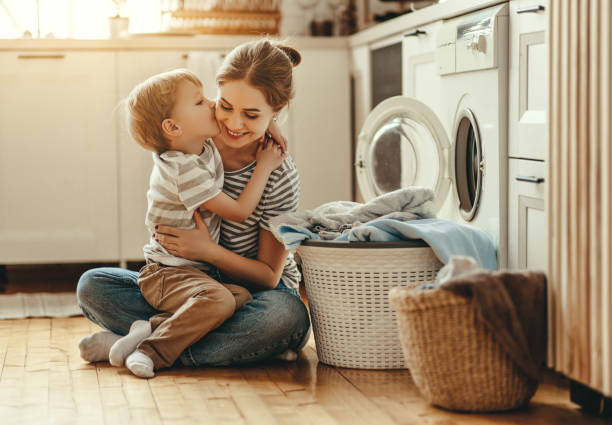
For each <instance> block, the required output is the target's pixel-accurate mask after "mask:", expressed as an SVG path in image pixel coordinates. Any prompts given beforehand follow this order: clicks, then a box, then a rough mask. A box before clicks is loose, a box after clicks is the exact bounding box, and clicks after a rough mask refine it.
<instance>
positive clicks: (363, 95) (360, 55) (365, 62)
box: [350, 46, 372, 202]
mask: <svg viewBox="0 0 612 425" xmlns="http://www.w3.org/2000/svg"><path fill="white" fill-rule="evenodd" d="M350 61H351V62H350V75H351V80H352V81H351V84H352V96H351V102H352V103H353V105H352V111H353V118H352V121H353V128H352V131H351V144H352V149H351V164H352V163H353V162H354V158H353V157H352V156H353V155H354V152H355V151H356V149H357V140H358V137H359V133H360V132H361V128H362V127H363V124H364V123H365V120H366V118H367V116H368V114H369V113H370V110H371V109H372V106H371V99H372V94H371V87H370V85H371V79H372V77H371V71H370V49H369V47H368V46H359V47H355V48H354V49H352V51H351V57H350ZM351 167H352V166H351ZM351 175H354V171H353V169H351ZM353 184H354V185H355V186H357V179H353ZM353 192H354V193H355V198H356V199H355V200H356V201H357V202H363V198H362V197H361V193H360V191H359V188H358V187H354V188H353Z"/></svg>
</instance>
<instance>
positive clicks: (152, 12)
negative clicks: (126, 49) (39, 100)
mask: <svg viewBox="0 0 612 425" xmlns="http://www.w3.org/2000/svg"><path fill="white" fill-rule="evenodd" d="M115 13H116V11H115V5H114V3H113V2H112V0H0V38H21V37H23V36H24V33H26V32H29V33H30V34H31V35H32V37H34V38H36V37H42V38H44V37H52V38H81V39H100V38H107V37H108V35H109V24H108V18H109V17H111V16H114V15H115ZM122 15H123V16H127V17H129V18H130V32H131V33H139V32H140V33H143V32H158V31H159V30H160V23H161V0H128V1H127V2H126V4H125V5H124V7H123V8H122Z"/></svg>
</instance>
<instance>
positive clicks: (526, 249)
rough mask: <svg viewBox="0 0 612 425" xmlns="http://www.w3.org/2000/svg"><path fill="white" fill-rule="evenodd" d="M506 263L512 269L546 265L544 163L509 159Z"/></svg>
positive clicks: (546, 236)
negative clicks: (507, 256)
mask: <svg viewBox="0 0 612 425" xmlns="http://www.w3.org/2000/svg"><path fill="white" fill-rule="evenodd" d="M509 179H510V187H509V197H510V199H509V202H508V204H509V208H510V211H509V214H508V220H509V224H508V226H509V229H508V249H509V262H508V266H509V268H510V269H514V270H525V269H529V270H541V271H546V270H547V268H548V264H547V262H548V256H547V249H548V226H547V218H546V208H545V199H546V164H545V163H544V162H541V161H530V160H522V159H510V164H509Z"/></svg>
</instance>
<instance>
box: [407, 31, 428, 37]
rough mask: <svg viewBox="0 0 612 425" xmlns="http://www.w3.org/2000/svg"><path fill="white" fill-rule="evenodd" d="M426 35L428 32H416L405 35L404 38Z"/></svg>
mask: <svg viewBox="0 0 612 425" xmlns="http://www.w3.org/2000/svg"><path fill="white" fill-rule="evenodd" d="M425 34H427V31H423V30H414V31H412V32H407V33H406V34H404V37H418V36H419V35H425Z"/></svg>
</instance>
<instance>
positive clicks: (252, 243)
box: [220, 156, 300, 289]
mask: <svg viewBox="0 0 612 425" xmlns="http://www.w3.org/2000/svg"><path fill="white" fill-rule="evenodd" d="M254 170H255V162H253V163H251V164H249V165H247V166H246V167H244V168H242V169H240V170H237V171H226V172H225V180H224V183H223V191H224V192H225V193H227V194H228V195H229V196H231V197H232V198H233V199H237V198H238V196H239V195H240V193H241V192H242V190H243V189H244V187H245V186H246V184H247V183H248V181H249V179H250V178H251V175H253V171H254ZM299 198H300V179H299V175H298V172H297V169H296V168H295V164H294V163H293V160H292V159H291V157H289V156H287V158H285V160H284V161H283V163H282V164H281V165H280V167H278V168H277V169H276V170H274V171H273V172H272V174H270V177H269V178H268V182H267V184H266V188H265V189H264V193H263V196H262V197H261V199H260V200H259V204H258V205H257V207H256V208H255V210H254V211H253V213H252V214H251V215H250V216H249V218H247V219H246V220H245V221H243V222H242V223H237V222H235V221H230V220H226V219H223V220H222V222H221V238H220V244H221V245H222V246H224V247H225V248H227V249H229V250H231V251H233V252H235V253H237V254H239V255H242V256H244V257H247V258H256V257H257V249H258V243H259V229H260V228H261V229H264V230H268V231H271V229H270V219H271V218H272V217H276V216H277V215H280V214H282V213H286V212H293V211H297V207H298V201H299ZM281 279H282V281H283V283H284V284H285V286H287V287H288V288H292V289H297V288H298V285H299V282H300V272H299V271H298V268H297V265H296V264H295V260H294V259H293V255H292V254H289V256H288V257H287V260H286V262H285V268H284V269H283V274H282V276H281Z"/></svg>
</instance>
